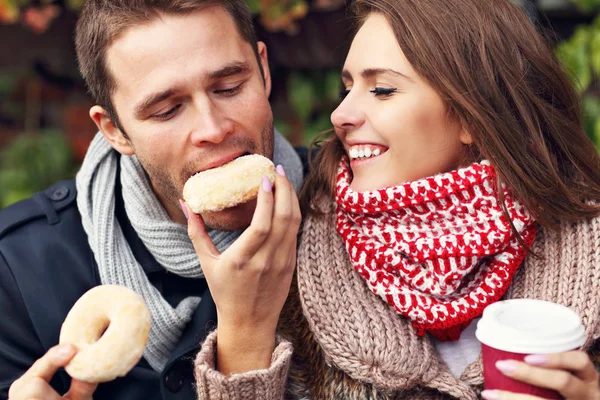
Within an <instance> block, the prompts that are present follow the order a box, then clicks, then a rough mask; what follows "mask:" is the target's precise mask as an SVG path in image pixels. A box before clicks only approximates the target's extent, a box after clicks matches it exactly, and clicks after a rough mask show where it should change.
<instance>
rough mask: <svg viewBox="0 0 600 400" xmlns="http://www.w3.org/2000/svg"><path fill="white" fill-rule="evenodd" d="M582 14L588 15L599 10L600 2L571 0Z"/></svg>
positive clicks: (597, 0) (594, 0)
mask: <svg viewBox="0 0 600 400" xmlns="http://www.w3.org/2000/svg"><path fill="white" fill-rule="evenodd" d="M571 2H572V3H575V5H576V6H577V7H578V8H579V9H580V10H581V11H583V12H586V13H590V12H593V11H596V10H598V8H600V0H571Z"/></svg>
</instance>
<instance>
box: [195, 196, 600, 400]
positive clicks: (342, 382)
mask: <svg viewBox="0 0 600 400" xmlns="http://www.w3.org/2000/svg"><path fill="white" fill-rule="evenodd" d="M335 207H336V205H335V204H327V203H325V204H324V205H323V204H322V205H321V209H323V210H325V211H327V215H325V216H324V217H320V218H319V217H314V216H309V217H308V218H307V219H306V220H305V224H304V227H303V233H302V238H301V241H300V247H299V253H298V268H297V280H296V279H295V280H294V282H293V284H292V289H291V291H290V295H289V297H288V300H287V302H286V305H285V307H284V310H283V313H282V315H281V318H280V329H279V330H280V334H281V336H283V337H286V338H288V340H289V341H290V342H291V343H292V344H293V346H294V353H293V356H288V357H291V360H290V362H291V364H290V366H289V374H288V382H287V386H286V393H285V398H287V399H303V400H304V399H328V400H329V399H330V400H334V399H336V400H337V399H356V400H358V399H361V400H362V399H373V400H375V399H377V400H383V399H385V400H388V399H389V400H391V399H394V400H395V399H409V400H410V399H431V400H433V399H461V400H463V399H476V398H478V396H479V393H480V391H481V390H482V384H483V377H482V370H481V360H480V359H479V360H477V361H476V362H474V363H472V364H471V365H469V366H468V367H467V368H466V370H465V371H464V372H463V374H462V376H461V377H460V379H457V378H455V377H454V376H453V375H452V373H451V372H450V370H449V369H448V367H447V366H446V365H445V364H444V362H443V361H442V359H441V358H440V356H439V355H438V354H437V352H436V351H435V348H434V346H433V345H432V343H431V341H430V338H429V336H428V335H425V336H418V335H417V332H416V330H415V328H414V327H413V326H412V324H411V323H410V321H409V320H408V319H406V318H404V317H402V316H400V315H398V314H397V313H396V311H395V310H393V309H392V308H391V307H390V306H389V305H388V304H387V303H386V302H384V301H383V300H382V299H381V298H380V297H379V296H375V295H374V294H373V293H372V292H371V290H370V289H369V288H368V287H367V285H366V284H365V281H364V279H363V278H362V277H360V275H359V274H358V273H357V272H356V271H355V270H354V268H353V265H352V261H351V260H350V258H349V257H348V254H347V252H346V249H345V245H344V242H343V241H342V239H341V238H340V237H339V235H338V234H337V232H336V229H335V219H336V216H335ZM532 250H533V251H534V252H535V253H536V254H539V255H540V256H541V257H542V258H534V257H527V258H526V259H525V261H524V263H523V264H522V266H521V267H520V268H519V270H518V272H517V274H516V275H515V276H514V278H513V283H512V285H511V286H510V288H509V290H508V291H507V292H506V294H505V296H504V297H505V298H524V297H527V298H537V299H543V300H548V301H554V302H557V303H559V304H563V305H565V306H567V307H570V308H571V309H573V310H574V311H575V312H577V313H578V314H579V315H581V317H582V321H583V324H584V326H585V327H586V330H585V332H586V342H585V344H584V346H583V349H584V350H586V351H588V352H590V353H591V354H592V355H594V354H596V353H597V352H598V351H597V349H596V347H597V346H596V345H597V342H596V339H597V338H598V336H600V329H599V328H600V323H599V317H600V218H595V219H591V220H586V221H581V222H579V223H573V224H570V223H564V224H562V225H561V227H560V230H559V231H558V232H554V231H546V230H542V229H538V233H537V235H536V239H535V242H534V244H533V246H532ZM204 351H209V352H210V351H212V352H213V353H214V351H215V347H214V343H211V342H206V343H204V345H203V348H202V352H204ZM284 356H286V355H285V354H281V353H280V354H279V357H282V358H283V357H284ZM277 360H278V362H277V363H275V362H274V363H273V364H272V365H271V368H270V369H269V370H267V371H269V373H270V375H261V376H256V375H253V374H254V373H253V372H250V373H247V374H240V376H238V379H240V378H241V376H247V377H254V378H255V379H258V380H267V381H273V380H276V381H279V379H280V377H281V373H282V371H283V370H287V365H286V363H285V362H284V361H285V360H279V358H278V359H277ZM196 362H197V366H198V368H197V370H196V374H197V379H198V381H199V382H200V381H201V380H202V379H205V378H204V375H205V374H207V373H208V370H210V368H200V366H201V365H203V364H204V362H205V360H204V358H203V357H198V359H197V361H196ZM284 365H285V367H282V366H284ZM212 372H213V373H216V372H215V371H212ZM255 385H258V383H255ZM260 385H270V383H269V382H262V383H260ZM212 390H213V391H212V392H211V393H210V394H207V393H206V392H201V391H199V393H198V395H199V398H200V399H211V400H212V399H220V398H225V397H220V396H221V393H225V391H227V390H233V389H230V388H226V387H225V386H224V385H222V386H213V389H212ZM281 396H282V394H281V393H277V394H275V395H274V396H273V397H264V396H261V395H257V396H255V398H257V399H259V398H260V399H264V400H271V399H279V398H281Z"/></svg>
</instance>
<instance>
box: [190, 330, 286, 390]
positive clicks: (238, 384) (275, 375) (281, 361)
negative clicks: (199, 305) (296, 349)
mask: <svg viewBox="0 0 600 400" xmlns="http://www.w3.org/2000/svg"><path fill="white" fill-rule="evenodd" d="M216 348H217V332H216V331H214V332H213V333H211V334H210V335H208V336H207V338H206V340H205V345H204V346H203V347H202V350H201V351H200V353H198V356H197V360H198V361H197V362H196V376H197V377H198V379H197V381H196V387H197V391H198V398H199V399H219V400H256V399H273V400H275V399H277V400H279V399H282V398H283V394H284V392H285V385H286V383H287V374H288V368H289V365H290V358H291V355H292V345H291V343H290V342H288V341H281V340H278V341H277V343H276V346H275V350H274V351H273V355H272V356H271V366H270V367H269V369H265V370H258V371H252V372H249V373H244V374H232V375H230V376H224V375H223V374H221V373H220V372H218V371H216V370H215V364H216V360H215V356H216V354H215V349H216Z"/></svg>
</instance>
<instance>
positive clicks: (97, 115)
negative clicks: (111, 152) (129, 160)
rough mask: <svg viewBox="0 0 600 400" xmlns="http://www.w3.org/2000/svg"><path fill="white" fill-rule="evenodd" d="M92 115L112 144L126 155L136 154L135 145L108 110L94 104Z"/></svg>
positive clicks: (91, 110)
mask: <svg viewBox="0 0 600 400" xmlns="http://www.w3.org/2000/svg"><path fill="white" fill-rule="evenodd" d="M90 117H91V118H92V121H94V123H95V124H96V126H97V127H98V129H99V130H100V132H102V134H103V135H104V138H105V139H106V140H107V141H108V143H110V145H111V146H112V147H113V148H114V149H115V150H116V151H118V152H119V153H121V154H123V155H124V156H131V155H133V154H135V151H134V149H133V145H132V144H131V142H130V141H129V139H128V138H126V137H125V135H123V132H121V130H120V129H119V128H118V127H117V125H116V124H115V123H114V121H113V120H112V119H111V118H110V117H109V115H108V112H107V111H106V110H105V109H104V108H102V107H100V106H94V107H92V108H91V109H90Z"/></svg>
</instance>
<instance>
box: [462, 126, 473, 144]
mask: <svg viewBox="0 0 600 400" xmlns="http://www.w3.org/2000/svg"><path fill="white" fill-rule="evenodd" d="M459 139H460V141H461V142H462V144H464V145H471V144H473V136H471V133H470V132H469V131H468V130H467V129H466V128H465V127H462V128H461V129H460V135H459Z"/></svg>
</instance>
